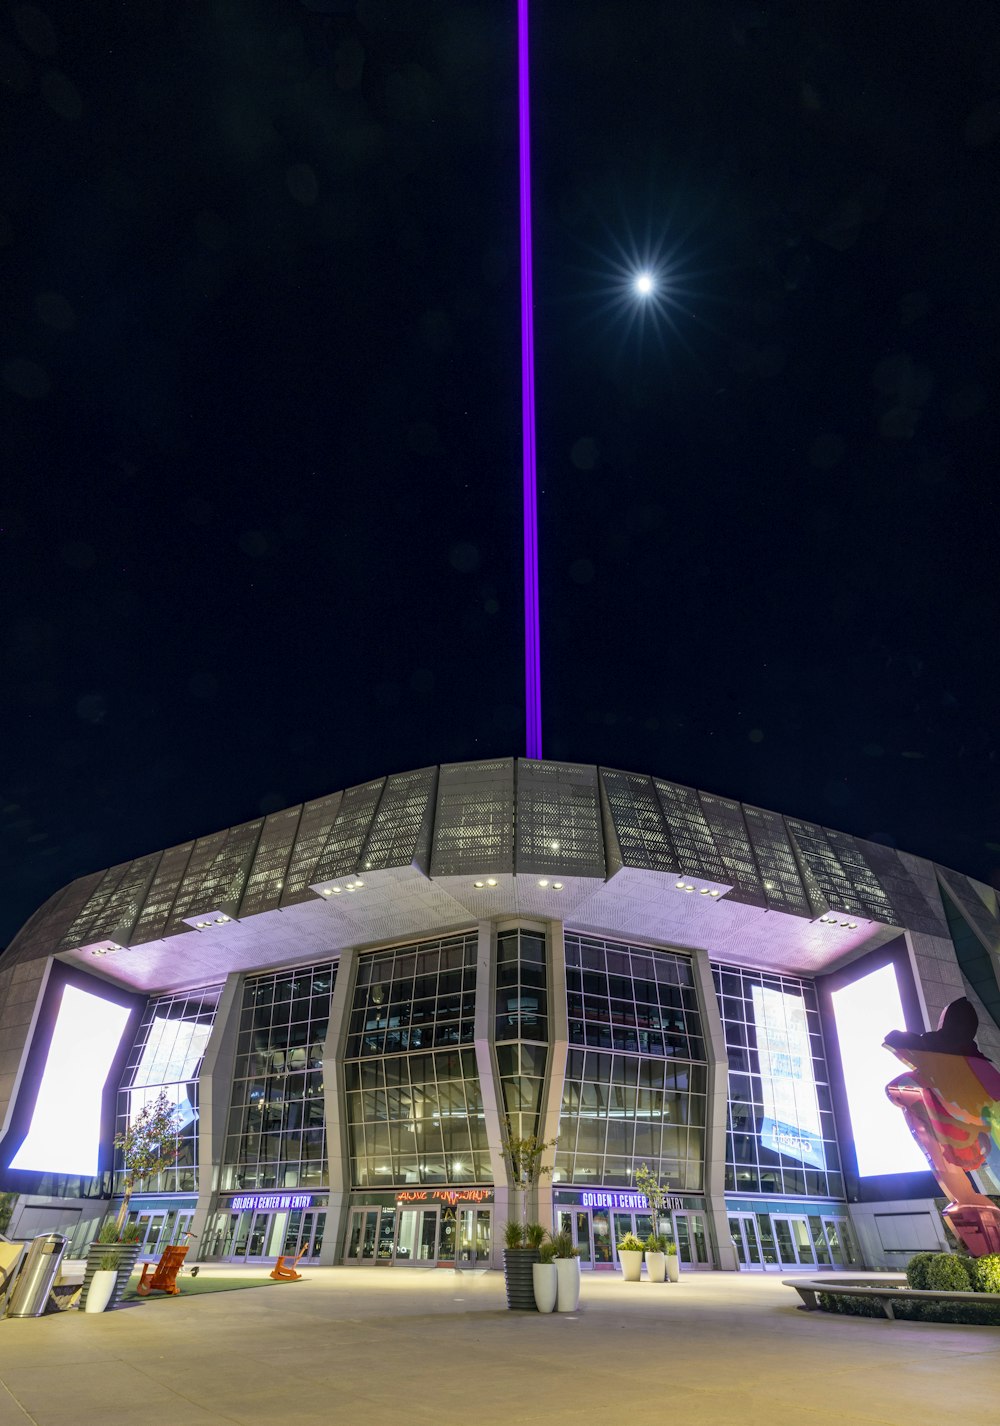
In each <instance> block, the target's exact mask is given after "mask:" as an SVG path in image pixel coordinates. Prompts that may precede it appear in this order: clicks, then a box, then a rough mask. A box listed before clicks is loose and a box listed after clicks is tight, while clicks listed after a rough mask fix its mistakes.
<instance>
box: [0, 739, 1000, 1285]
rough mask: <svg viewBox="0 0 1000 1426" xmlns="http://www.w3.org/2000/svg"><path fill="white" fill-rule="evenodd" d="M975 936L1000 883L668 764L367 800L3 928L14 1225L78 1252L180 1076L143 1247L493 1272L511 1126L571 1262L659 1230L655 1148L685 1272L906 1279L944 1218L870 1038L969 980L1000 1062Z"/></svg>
mask: <svg viewBox="0 0 1000 1426" xmlns="http://www.w3.org/2000/svg"><path fill="white" fill-rule="evenodd" d="M998 948H1000V922H998V909H997V895H996V892H995V891H994V890H993V889H992V888H991V887H988V886H985V885H983V884H981V883H979V882H976V881H974V880H972V879H971V878H969V877H967V876H964V875H960V874H958V873H956V872H953V871H949V870H947V869H945V868H942V867H939V866H935V865H933V864H932V863H930V862H928V861H926V860H922V859H921V858H919V857H916V856H910V855H908V854H906V853H905V852H898V851H896V850H893V849H892V848H889V847H886V846H883V845H881V844H874V843H868V842H864V841H860V840H858V839H857V838H854V837H851V836H848V835H846V834H844V833H841V832H836V831H832V830H830V829H828V828H826V827H820V826H816V825H813V824H811V823H808V822H805V821H802V820H800V819H798V818H795V817H789V816H781V815H779V814H778V813H775V812H768V811H764V810H762V809H760V808H757V807H751V806H744V805H741V804H740V803H738V802H735V801H731V800H729V799H727V798H724V797H719V796H716V795H710V794H707V793H704V792H697V791H695V790H693V789H692V788H689V787H683V786H678V785H676V784H673V783H670V782H666V781H663V780H662V779H660V778H657V777H649V776H644V775H640V774H636V773H630V772H620V771H616V770H613V769H609V768H598V767H592V766H584V765H578V764H569V763H558V762H551V761H537V760H524V759H520V760H519V759H514V758H496V759H492V760H484V761H479V762H472V763H460V764H451V765H446V766H442V767H428V768H421V769H419V770H418V771H414V772H405V773H399V774H394V775H392V776H389V777H380V778H376V779H375V780H373V781H371V782H367V783H365V784H364V785H363V786H359V787H351V788H348V789H347V790H346V791H344V792H336V793H333V794H331V795H330V796H327V797H322V798H319V799H318V800H316V801H314V802H307V803H306V804H305V805H304V806H299V807H292V808H289V809H288V810H287V811H283V812H276V813H273V814H271V815H269V816H267V817H262V818H258V819H256V820H254V821H252V822H248V823H245V824H244V825H242V826H238V827H232V828H230V829H229V830H227V831H223V832H217V833H215V834H213V835H211V836H202V837H198V838H196V839H194V840H192V841H189V842H185V843H183V844H182V845H180V846H174V847H170V848H168V849H167V850H166V851H162V852H153V853H150V854H148V855H144V856H141V857H138V858H137V859H136V860H135V861H131V862H128V863H126V864H124V865H120V866H115V867H112V868H110V869H109V870H107V871H102V872H96V873H94V874H93V875H90V876H85V877H82V878H81V879H79V880H78V881H74V882H73V883H71V884H70V885H69V886H67V887H66V888H65V889H63V890H62V891H59V892H58V893H56V895H54V896H53V897H52V898H51V899H50V900H49V901H48V902H46V904H45V905H44V906H42V907H41V908H40V909H39V911H38V912H37V913H36V914H35V915H34V916H33V917H32V919H31V920H30V921H29V922H28V924H27V925H26V926H25V927H24V928H23V930H22V931H21V932H20V933H19V935H18V936H17V937H16V938H15V940H14V941H13V943H12V944H11V946H10V947H9V949H8V950H7V952H6V953H5V954H4V956H3V957H2V959H0V1015H2V1020H0V1023H2V1029H0V1113H2V1114H3V1116H4V1119H3V1136H2V1140H0V1188H3V1189H4V1190H6V1191H8V1192H14V1193H16V1194H17V1195H18V1197H17V1201H16V1204H15V1206H14V1212H13V1215H12V1219H11V1223H10V1227H9V1229H8V1232H9V1234H10V1235H12V1236H14V1237H18V1238H27V1237H30V1236H32V1235H33V1234H34V1233H36V1232H40V1231H45V1230H48V1229H60V1230H62V1231H64V1232H67V1233H69V1234H70V1235H71V1236H72V1238H73V1249H72V1251H74V1252H79V1251H81V1249H82V1247H83V1246H84V1245H85V1244H86V1243H87V1241H89V1239H90V1237H92V1236H93V1233H94V1231H95V1228H96V1225H97V1224H98V1223H99V1221H100V1220H101V1218H102V1217H103V1216H104V1215H105V1214H106V1212H107V1211H108V1209H109V1206H111V1205H113V1202H114V1199H115V1194H116V1191H118V1192H120V1175H119V1176H116V1169H115V1163H114V1149H113V1140H114V1135H115V1132H116V1126H117V1127H118V1128H120V1127H121V1126H122V1124H123V1123H124V1121H125V1119H126V1117H127V1116H128V1115H129V1113H130V1112H133V1111H134V1110H135V1109H136V1108H138V1107H140V1106H141V1105H142V1104H143V1103H145V1102H146V1101H147V1100H148V1099H149V1098H151V1097H155V1096H156V1095H158V1094H159V1092H160V1090H161V1088H163V1087H165V1088H166V1090H167V1093H168V1096H169V1098H170V1100H171V1101H172V1102H173V1103H174V1104H175V1105H176V1106H177V1109H178V1124H179V1134H178V1153H177V1157H176V1161H175V1162H174V1163H173V1164H172V1166H171V1167H170V1168H169V1169H168V1170H167V1171H165V1172H164V1173H163V1174H162V1175H161V1176H160V1178H159V1179H158V1180H156V1181H155V1182H153V1183H150V1184H148V1185H147V1186H146V1188H145V1189H144V1190H143V1191H142V1192H141V1193H136V1194H135V1195H134V1196H133V1199H132V1201H131V1205H130V1208H131V1216H132V1217H133V1218H134V1219H135V1220H136V1221H137V1222H139V1223H140V1224H141V1226H142V1228H143V1232H144V1236H145V1243H146V1247H147V1249H149V1250H153V1249H155V1247H156V1245H157V1244H158V1243H165V1242H167V1241H170V1240H171V1239H173V1238H176V1236H177V1234H178V1233H179V1232H183V1231H185V1230H187V1229H190V1230H191V1231H192V1232H193V1233H194V1234H195V1235H196V1236H195V1253H196V1254H197V1256H198V1257H200V1258H202V1259H206V1260H221V1261H233V1260H236V1261H254V1260H260V1261H263V1260H269V1259H273V1258H274V1256H275V1255H277V1254H280V1253H283V1252H288V1253H298V1252H300V1251H302V1252H304V1258H305V1261H307V1262H308V1261H313V1262H317V1263H323V1264H332V1263H341V1262H343V1263H358V1264H371V1265H372V1267H373V1268H377V1267H378V1266H379V1265H382V1264H393V1263H394V1264H405V1265H411V1266H434V1265H438V1266H455V1265H458V1266H463V1265H470V1266H471V1265H479V1266H483V1265H493V1266H496V1265H498V1263H499V1261H500V1251H501V1248H502V1232H501V1231H500V1230H501V1229H502V1226H503V1223H504V1222H505V1220H506V1219H507V1218H508V1216H510V1215H511V1213H512V1212H513V1205H512V1203H511V1190H510V1185H509V1183H508V1172H507V1167H506V1164H505V1160H504V1155H503V1152H502V1147H501V1145H502V1137H503V1133H504V1125H505V1123H506V1122H507V1121H509V1122H510V1124H511V1125H512V1127H513V1129H514V1131H515V1132H520V1133H523V1134H527V1133H537V1134H539V1135H540V1136H541V1137H542V1138H544V1139H546V1140H551V1139H556V1140H557V1141H558V1143H557V1146H556V1147H555V1149H554V1150H551V1151H550V1154H551V1156H552V1158H553V1162H554V1169H553V1173H552V1175H551V1178H550V1179H545V1180H543V1181H542V1184H541V1185H540V1187H539V1190H538V1196H537V1197H538V1201H537V1203H535V1204H533V1205H532V1212H533V1214H534V1215H537V1216H538V1217H539V1218H540V1219H541V1220H543V1221H544V1222H546V1224H548V1225H550V1226H552V1227H556V1226H566V1227H568V1228H569V1229H570V1230H571V1232H572V1234H573V1237H574V1240H575V1242H576V1243H577V1245H578V1246H579V1248H580V1250H581V1253H582V1257H583V1263H584V1266H585V1267H589V1268H593V1269H600V1268H601V1267H607V1266H611V1265H614V1264H615V1263H616V1261H617V1257H616V1247H615V1244H616V1239H617V1238H618V1237H619V1236H620V1235H621V1234H622V1232H623V1231H625V1230H626V1229H630V1228H631V1229H633V1230H634V1231H637V1232H638V1233H639V1234H640V1235H645V1234H646V1233H647V1232H648V1231H649V1229H650V1227H651V1214H650V1211H649V1207H648V1205H647V1202H646V1200H645V1199H644V1198H643V1197H642V1195H641V1194H639V1193H638V1192H637V1191H636V1187H635V1173H636V1169H637V1168H638V1167H639V1166H640V1165H642V1164H644V1163H645V1164H648V1165H649V1166H650V1168H652V1169H653V1170H654V1171H655V1172H656V1173H657V1174H658V1175H659V1176H660V1178H661V1179H662V1180H663V1182H664V1183H666V1184H668V1185H669V1200H668V1220H667V1221H666V1223H665V1225H664V1226H665V1227H666V1228H667V1230H668V1231H669V1233H670V1234H671V1235H672V1237H673V1239H674V1241H675V1242H676V1244H677V1248H678V1252H679V1255H680V1258H681V1260H682V1263H683V1264H684V1265H685V1266H686V1267H687V1268H689V1269H695V1268H715V1269H723V1270H734V1269H737V1268H740V1269H744V1270H750V1269H765V1268H774V1269H777V1270H781V1271H786V1270H787V1269H789V1268H794V1267H799V1266H805V1267H809V1268H812V1267H814V1266H816V1265H824V1266H826V1265H830V1266H835V1265H840V1266H845V1267H846V1266H852V1265H859V1266H860V1265H865V1266H868V1267H884V1266H888V1267H898V1266H900V1265H902V1264H903V1263H905V1261H906V1259H907V1257H908V1256H909V1255H910V1254H911V1253H912V1252H914V1251H916V1250H917V1249H920V1248H927V1247H930V1248H935V1247H943V1246H945V1238H946V1234H945V1229H944V1226H943V1223H942V1219H941V1217H940V1211H939V1210H940V1208H941V1207H942V1206H943V1200H941V1199H939V1198H937V1199H936V1197H935V1195H936V1194H937V1193H938V1189H937V1187H936V1185H935V1182H934V1180H933V1178H932V1177H931V1174H930V1172H929V1171H928V1169H927V1165H926V1163H925V1161H924V1160H923V1159H922V1157H921V1155H920V1153H919V1151H918V1150H917V1148H916V1146H915V1144H914V1143H913V1141H912V1139H911V1138H910V1136H909V1134H908V1132H907V1130H906V1127H905V1125H904V1123H903V1119H902V1115H901V1114H900V1111H899V1110H898V1109H896V1108H894V1107H893V1106H892V1105H891V1104H889V1102H888V1100H887V1099H886V1097H885V1094H884V1086H885V1084H886V1083H887V1081H888V1080H889V1079H891V1078H892V1077H893V1076H894V1075H895V1074H897V1073H899V1071H900V1068H901V1067H900V1066H899V1064H898V1062H896V1061H895V1060H893V1058H892V1057H891V1055H889V1054H888V1052H887V1051H885V1050H883V1048H882V1040H883V1038H884V1036H885V1034H886V1032H887V1031H889V1030H891V1029H893V1028H900V1027H904V1026H905V1027H906V1028H908V1029H912V1030H923V1029H925V1028H928V1027H930V1026H932V1025H934V1024H935V1023H936V1022H937V1019H938V1016H939V1014H940V1012H941V1011H942V1009H943V1008H944V1006H945V1005H946V1004H948V1003H949V1002H950V1001H952V1000H954V999H955V998H956V997H959V996H962V995H966V996H967V997H968V998H969V999H970V1000H971V1001H972V1002H973V1004H974V1006H975V1007H976V1009H977V1011H978V1013H979V1017H980V1030H979V1043H980V1045H981V1047H982V1049H983V1050H984V1052H985V1053H986V1054H988V1055H990V1056H991V1057H992V1058H994V1059H1000V1029H998V1028H997V1026H998V1021H1000V983H998V972H997V965H998V961H997V954H998ZM979 1183H980V1187H981V1188H982V1190H983V1191H984V1192H986V1193H993V1192H996V1191H997V1188H998V1184H997V1182H996V1181H994V1179H993V1177H992V1175H991V1174H990V1172H989V1170H988V1168H987V1169H984V1170H982V1171H981V1173H980V1175H979Z"/></svg>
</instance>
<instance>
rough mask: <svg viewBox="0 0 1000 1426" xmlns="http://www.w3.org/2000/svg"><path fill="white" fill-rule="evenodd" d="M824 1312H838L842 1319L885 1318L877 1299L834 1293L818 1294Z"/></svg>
mask: <svg viewBox="0 0 1000 1426" xmlns="http://www.w3.org/2000/svg"><path fill="white" fill-rule="evenodd" d="M816 1296H817V1298H818V1300H819V1305H820V1307H821V1308H822V1309H823V1311H824V1312H838V1313H839V1314H840V1315H841V1316H842V1317H884V1316H885V1313H884V1311H883V1310H882V1304H881V1303H880V1302H879V1300H878V1298H877V1297H840V1296H839V1295H837V1296H835V1295H834V1294H833V1293H832V1292H819V1293H817V1294H816Z"/></svg>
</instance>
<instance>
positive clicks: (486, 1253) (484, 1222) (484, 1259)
mask: <svg viewBox="0 0 1000 1426" xmlns="http://www.w3.org/2000/svg"><path fill="white" fill-rule="evenodd" d="M492 1228H493V1210H492V1208H460V1209H459V1210H458V1261H459V1262H460V1263H467V1264H468V1265H469V1266H470V1267H475V1265H476V1264H477V1263H479V1264H482V1265H485V1266H486V1267H489V1264H490V1254H491V1252H492V1243H493V1233H492Z"/></svg>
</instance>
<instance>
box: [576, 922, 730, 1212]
mask: <svg viewBox="0 0 1000 1426" xmlns="http://www.w3.org/2000/svg"><path fill="white" fill-rule="evenodd" d="M566 981H567V1009H568V1014H569V1039H570V1050H569V1053H568V1057H567V1063H566V1076H565V1082H564V1087H563V1102H562V1113H561V1118H560V1136H559V1145H558V1148H557V1150H556V1176H557V1178H558V1179H560V1180H562V1181H568V1182H572V1183H580V1184H595V1185H596V1184H608V1185H615V1184H620V1185H623V1186H629V1185H631V1184H632V1183H633V1182H634V1175H635V1170H636V1168H638V1166H639V1165H640V1164H643V1163H645V1164H647V1165H648V1166H649V1167H650V1168H651V1169H652V1170H653V1172H654V1173H656V1174H657V1175H658V1176H659V1177H660V1179H661V1180H662V1181H663V1182H665V1183H666V1184H668V1185H669V1186H670V1187H671V1188H672V1189H674V1190H675V1191H683V1192H689V1193H697V1192H701V1191H702V1189H703V1186H704V1161H705V1083H706V1079H705V1077H706V1067H705V1063H704V1061H705V1049H704V1040H703V1038H702V1032H701V1019H700V1015H699V1012H698V1003H697V994H696V991H695V988H694V983H693V978H692V974H691V963H690V960H689V959H688V958H687V957H686V956H682V955H678V954H676V953H674V952H670V951H658V950H652V949H650V948H647V947H641V946H630V945H621V944H617V943H613V942H607V941H603V940H598V939H596V938H594V937H587V936H573V935H568V936H567V937H566ZM583 1045H586V1046H587V1048H586V1049H585V1050H584V1049H582V1048H578V1047H579V1046H583Z"/></svg>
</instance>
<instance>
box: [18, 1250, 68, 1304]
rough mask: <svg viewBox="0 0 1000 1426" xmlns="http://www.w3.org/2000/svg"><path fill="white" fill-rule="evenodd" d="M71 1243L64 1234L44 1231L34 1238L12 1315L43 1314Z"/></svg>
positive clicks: (19, 1283) (22, 1270)
mask: <svg viewBox="0 0 1000 1426" xmlns="http://www.w3.org/2000/svg"><path fill="white" fill-rule="evenodd" d="M68 1244H69V1239H68V1238H64V1237H63V1235H62V1234H61V1233H42V1234H40V1235H39V1237H37V1238H34V1239H33V1240H32V1243H31V1247H30V1248H29V1249H28V1256H27V1257H26V1258H25V1260H24V1266H23V1267H22V1269H21V1271H20V1273H19V1274H18V1278H17V1282H16V1283H15V1284H14V1291H13V1293H12V1294H11V1299H10V1307H9V1308H8V1309H7V1316H8V1317H41V1315H42V1313H43V1312H44V1311H45V1308H46V1306H47V1304H48V1300H49V1293H50V1292H51V1290H52V1287H53V1285H54V1283H55V1280H56V1277H57V1275H58V1272H59V1268H60V1265H61V1263H62V1260H63V1255H64V1254H65V1252H66V1248H67V1246H68Z"/></svg>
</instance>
